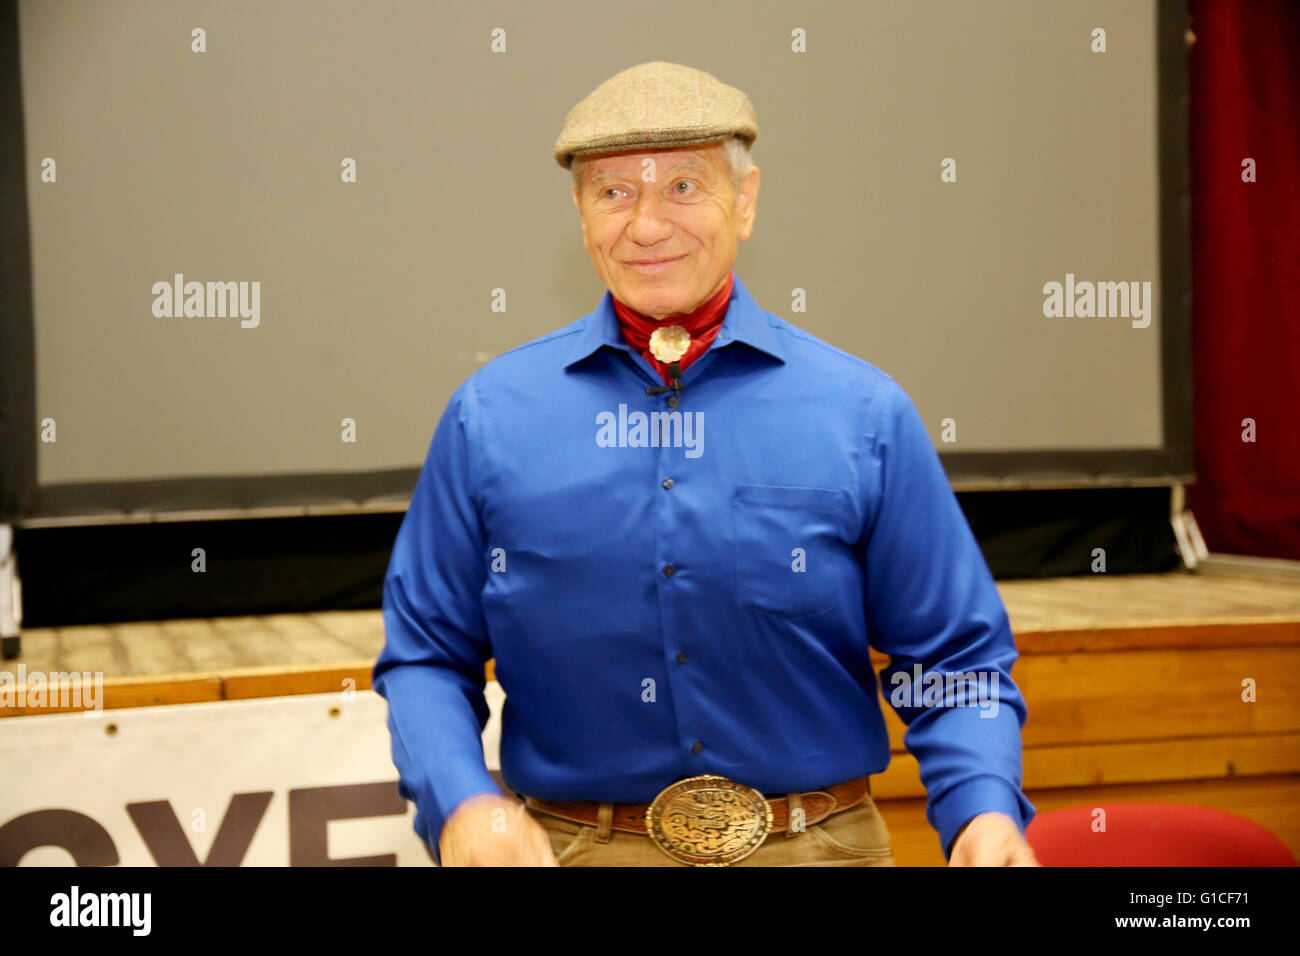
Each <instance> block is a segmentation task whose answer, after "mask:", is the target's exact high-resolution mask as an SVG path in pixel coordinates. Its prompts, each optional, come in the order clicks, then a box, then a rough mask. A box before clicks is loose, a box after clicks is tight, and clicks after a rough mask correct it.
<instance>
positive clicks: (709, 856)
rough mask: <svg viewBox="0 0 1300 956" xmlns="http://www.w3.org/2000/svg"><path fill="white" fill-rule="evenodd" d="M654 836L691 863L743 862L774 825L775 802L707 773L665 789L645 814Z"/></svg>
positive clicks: (664, 847) (667, 849) (676, 856)
mask: <svg viewBox="0 0 1300 956" xmlns="http://www.w3.org/2000/svg"><path fill="white" fill-rule="evenodd" d="M645 823H646V829H647V830H648V831H649V833H650V839H652V840H654V842H655V845H656V846H658V847H659V849H661V850H663V851H664V852H665V853H667V854H668V855H669V856H670V857H672V858H673V859H674V860H678V861H680V862H682V863H689V864H690V865H691V866H727V865H729V864H731V863H735V862H736V861H737V860H743V859H744V858H745V857H747V856H749V855H750V854H751V853H753V852H754V851H755V850H757V849H758V848H759V847H760V846H762V844H763V841H764V840H765V839H766V838H767V834H768V831H769V830H771V829H772V806H771V804H769V803H768V802H767V798H766V797H764V796H763V795H762V794H761V793H759V792H758V791H757V790H755V789H753V788H752V787H746V786H745V785H744V784H740V783H736V782H735V781H734V780H728V779H727V778H726V777H719V776H716V775H714V774H705V775H704V776H701V777H688V778H686V779H685V780H679V781H677V782H676V783H674V784H672V785H671V786H668V787H665V788H664V789H663V790H661V791H660V792H659V796H657V797H655V798H654V801H653V802H652V803H651V804H650V807H649V809H647V810H646V814H645Z"/></svg>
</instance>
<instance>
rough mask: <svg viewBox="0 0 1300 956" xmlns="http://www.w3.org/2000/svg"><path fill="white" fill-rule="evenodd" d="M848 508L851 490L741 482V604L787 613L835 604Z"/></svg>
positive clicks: (737, 502)
mask: <svg viewBox="0 0 1300 956" xmlns="http://www.w3.org/2000/svg"><path fill="white" fill-rule="evenodd" d="M847 507H848V500H847V495H846V494H845V493H844V492H842V491H836V490H834V489H830V488H802V487H793V486H783V485H737V486H736V488H735V492H734V494H733V496H732V500H731V516H732V521H733V523H734V528H735V568H736V599H737V604H739V606H740V607H743V608H751V609H754V610H758V611H767V612H768V613H771V614H777V615H780V616H781V617H785V618H799V617H809V616H811V615H814V614H820V613H821V612H822V611H825V610H827V609H828V608H830V607H831V606H832V605H834V603H835V601H836V597H837V593H838V591H837V588H838V586H839V585H840V584H841V583H842V580H843V575H842V571H843V562H844V561H845V560H846V559H847V557H848V555H847V552H846V551H845V549H844V547H843V544H842V542H841V540H840V527H841V525H842V523H843V520H844V514H845V510H846V508H847Z"/></svg>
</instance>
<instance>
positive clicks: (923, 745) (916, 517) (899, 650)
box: [865, 379, 1035, 856]
mask: <svg viewBox="0 0 1300 956" xmlns="http://www.w3.org/2000/svg"><path fill="white" fill-rule="evenodd" d="M877 400H878V404H879V409H880V413H879V418H878V423H877V431H876V433H875V435H874V439H875V444H874V454H875V461H876V462H877V463H878V470H876V471H875V472H874V474H875V475H877V476H878V479H879V481H880V484H881V487H880V489H879V496H878V499H877V500H878V502H879V504H878V508H877V510H876V511H875V513H874V515H872V516H871V521H872V525H871V527H870V530H869V532H868V537H867V547H866V556H865V561H866V589H867V594H866V614H867V628H868V635H869V637H870V640H871V644H872V646H873V647H875V648H876V649H878V650H880V651H881V652H883V653H886V654H888V655H889V656H890V665H889V666H888V667H887V668H886V669H885V670H884V671H883V672H882V674H881V683H882V688H883V692H884V694H885V696H886V697H887V699H889V702H890V705H891V706H892V707H893V709H894V711H895V712H896V713H897V714H898V715H899V717H900V718H901V719H902V721H903V723H905V724H906V725H907V728H908V729H907V732H906V734H905V736H904V741H905V743H906V745H907V748H908V750H909V751H910V752H911V753H912V754H913V755H914V756H915V757H916V759H917V761H918V763H919V764H920V770H921V780H922V782H923V783H924V784H925V788H926V793H927V797H928V801H927V805H926V816H927V817H928V819H929V821H930V824H931V825H932V826H933V827H934V828H935V830H936V831H938V834H939V839H940V841H941V844H942V847H943V851H944V855H945V856H947V855H949V854H950V853H951V849H952V842H953V839H954V837H955V836H956V834H957V832H958V830H960V829H961V827H962V826H964V825H965V824H966V823H967V822H968V821H969V820H970V819H971V818H972V817H974V816H976V815H977V814H980V813H984V812H988V811H998V812H1001V813H1005V814H1007V815H1008V816H1010V817H1011V818H1012V819H1013V820H1016V821H1017V822H1018V823H1019V825H1020V827H1021V828H1022V829H1023V828H1024V827H1025V826H1027V825H1028V823H1029V821H1030V820H1032V819H1033V816H1034V812H1035V811H1034V807H1033V805H1032V804H1031V803H1030V802H1029V801H1028V799H1026V798H1025V795H1024V793H1023V792H1022V791H1021V787H1020V784H1021V741H1020V728H1021V727H1022V726H1023V725H1024V722H1025V703H1024V699H1023V697H1022V696H1021V694H1020V691H1019V689H1018V688H1017V687H1016V685H1015V684H1014V683H1013V682H1012V680H1011V665H1012V662H1013V661H1014V660H1015V659H1016V657H1017V651H1016V646H1015V641H1014V638H1013V637H1012V634H1011V625H1010V621H1009V620H1008V618H1007V613H1006V609H1005V607H1004V606H1003V604H1002V599H1001V596H1000V595H999V594H998V591H997V587H996V585H995V584H994V583H993V576H992V574H991V573H990V572H989V569H988V565H987V563H986V562H985V560H984V556H983V554H982V553H981V552H980V550H979V545H978V544H977V543H976V541H975V536H974V535H973V534H972V533H971V530H970V525H969V524H968V523H967V521H966V517H965V515H964V514H963V513H962V510H961V507H960V505H959V504H958V503H957V498H956V495H954V494H953V491H952V486H951V485H950V484H949V482H948V477H947V475H946V474H945V473H944V470H943V465H942V463H941V462H940V460H939V456H938V454H937V452H936V451H935V449H934V446H933V445H932V444H931V442H930V439H929V436H928V435H927V434H926V430H925V425H924V424H923V422H922V421H921V417H920V415H919V414H918V413H917V410H916V406H915V405H914V404H913V402H912V400H911V399H910V398H909V397H908V395H907V393H906V392H904V391H903V389H902V388H901V387H900V386H899V385H898V384H897V383H896V382H895V381H893V380H892V379H888V380H887V381H886V382H884V383H883V384H882V386H881V387H880V388H879V389H878V393H877ZM918 665H919V666H918ZM931 674H934V675H937V677H932V678H929V679H928V680H927V679H926V678H925V677H924V675H931ZM949 675H966V677H967V678H975V679H976V680H979V679H983V680H984V681H985V682H986V683H984V684H982V685H980V684H966V683H964V678H961V677H958V678H956V679H952V678H950V676H949ZM918 676H922V680H921V681H920V682H918V681H917V680H916V678H917V677H918ZM937 679H942V680H943V682H944V683H943V684H942V685H939V684H937V683H936V680H937ZM918 683H919V684H920V686H919V687H918V686H917V684H918ZM927 687H928V688H929V689H930V691H931V695H930V696H926V695H925V691H926V689H927ZM977 687H978V688H980V692H979V693H978V695H977V694H976V692H975V691H976V688H977Z"/></svg>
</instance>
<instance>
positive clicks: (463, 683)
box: [374, 381, 499, 862]
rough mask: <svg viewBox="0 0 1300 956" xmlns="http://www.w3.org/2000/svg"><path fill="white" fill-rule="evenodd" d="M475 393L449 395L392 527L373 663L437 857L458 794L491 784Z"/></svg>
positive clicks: (397, 752)
mask: <svg viewBox="0 0 1300 956" xmlns="http://www.w3.org/2000/svg"><path fill="white" fill-rule="evenodd" d="M472 398H473V384H472V382H469V381H467V382H465V383H464V384H462V385H461V386H460V387H459V388H458V389H457V390H456V392H455V393H454V394H453V395H452V397H451V400H450V401H449V402H448V404H447V408H446V409H445V411H444V412H443V414H442V418H441V420H440V421H439V423H438V427H437V430H436V431H435V433H434V436H433V442H432V444H431V445H430V448H429V453H428V457H427V459H426V461H425V464H424V468H423V470H422V471H421V472H420V477H419V480H418V482H417V483H416V487H415V491H414V493H413V495H412V497H411V504H410V507H409V509H408V510H407V512H406V517H405V518H404V519H403V521H402V525H401V528H400V530H399V531H398V534H397V540H396V542H395V543H394V546H393V555H392V559H391V560H390V562H389V566H388V573H387V575H386V577H385V579H384V601H383V617H384V632H385V644H384V649H383V651H382V652H381V653H380V655H379V659H378V661H377V662H376V664H375V668H374V688H375V690H376V691H377V692H378V693H379V694H380V695H381V696H383V697H384V698H385V699H386V700H387V701H388V726H389V730H390V732H391V734H392V740H393V763H394V764H396V766H397V770H398V774H399V776H400V783H399V789H400V791H401V793H402V795H403V796H404V797H406V798H407V799H408V800H411V801H413V802H414V803H415V807H416V820H415V829H416V832H417V833H419V834H420V835H421V836H422V837H423V838H424V839H425V841H426V842H427V843H428V844H429V847H430V848H431V850H432V851H433V854H434V857H435V859H437V858H438V836H439V834H440V833H441V832H442V826H443V823H444V822H445V821H446V818H447V816H448V815H449V814H450V812H451V811H452V810H453V809H454V808H455V807H456V805H457V804H458V803H460V802H461V801H462V800H464V799H465V798H466V797H469V796H472V795H474V794H476V793H497V792H499V788H498V787H497V786H496V784H495V782H494V781H493V779H492V777H491V775H490V774H489V773H488V770H487V765H486V763H485V761H484V759H483V744H482V731H483V727H484V725H485V724H486V722H487V719H488V707H487V702H486V701H485V700H484V697H483V687H484V684H485V678H484V673H483V668H484V665H485V663H486V661H487V659H488V658H489V657H490V656H491V645H490V642H489V639H488V635H487V627H486V624H485V622H484V619H483V613H482V607H481V603H480V602H481V594H482V590H483V584H484V581H485V579H486V574H487V568H486V560H487V548H486V546H485V542H484V540H483V529H482V525H481V522H480V519H479V514H478V510H477V508H476V507H475V503H474V499H473V482H472V476H471V448H470V443H469V432H470V424H471V421H472V414H471V413H472V405H473V403H472ZM439 862H441V861H439Z"/></svg>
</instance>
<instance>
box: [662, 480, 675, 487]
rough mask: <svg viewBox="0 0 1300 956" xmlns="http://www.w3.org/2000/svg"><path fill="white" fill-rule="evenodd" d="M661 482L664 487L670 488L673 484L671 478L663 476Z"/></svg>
mask: <svg viewBox="0 0 1300 956" xmlns="http://www.w3.org/2000/svg"><path fill="white" fill-rule="evenodd" d="M661 483H662V484H663V486H664V487H665V488H671V487H672V486H673V480H672V479H671V478H665V479H664V480H663V482H661Z"/></svg>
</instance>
